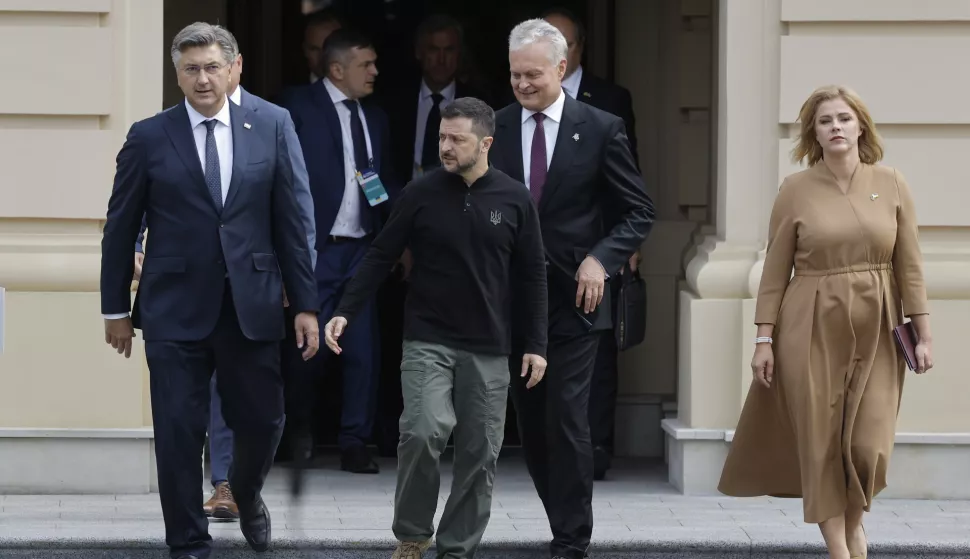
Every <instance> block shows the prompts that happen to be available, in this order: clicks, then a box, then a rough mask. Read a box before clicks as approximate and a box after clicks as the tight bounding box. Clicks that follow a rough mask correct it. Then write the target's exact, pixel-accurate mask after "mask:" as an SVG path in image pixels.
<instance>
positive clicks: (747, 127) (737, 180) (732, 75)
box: [663, 0, 780, 493]
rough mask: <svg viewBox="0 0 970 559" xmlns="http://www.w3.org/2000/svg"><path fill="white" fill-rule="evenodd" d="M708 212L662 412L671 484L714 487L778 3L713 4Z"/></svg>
mask: <svg viewBox="0 0 970 559" xmlns="http://www.w3.org/2000/svg"><path fill="white" fill-rule="evenodd" d="M718 6H719V8H718V9H719V11H718V14H717V15H718V27H717V56H718V89H717V105H716V107H717V120H716V123H717V124H716V128H717V133H716V145H717V156H716V179H715V181H714V184H715V200H716V201H715V204H714V208H715V218H714V223H713V226H709V227H705V228H701V229H700V231H699V232H698V234H697V238H696V241H697V246H696V248H695V249H694V250H693V251H692V252H691V253H690V254H689V255H688V258H687V262H686V270H687V274H686V276H687V278H686V279H687V281H686V282H685V285H683V288H682V289H681V291H680V298H679V305H680V309H679V313H680V321H679V353H680V354H679V363H678V370H679V374H678V387H677V394H678V398H677V417H676V419H666V420H664V425H663V427H664V431H665V432H666V433H667V451H668V453H667V456H668V462H669V470H670V479H671V482H672V483H673V484H674V485H675V486H676V487H678V488H679V489H681V490H682V491H684V492H685V493H710V492H712V491H713V490H714V488H715V487H716V484H717V480H718V477H719V473H720V466H721V464H722V463H723V459H724V456H725V455H726V451H727V443H726V442H725V440H724V438H725V429H729V428H733V426H734V423H735V422H736V420H737V416H738V413H739V409H740V408H739V402H738V398H737V388H736V387H737V386H738V384H739V382H740V379H741V375H743V374H744V372H743V371H744V367H743V362H744V360H745V359H750V353H749V352H748V351H747V349H748V348H747V347H746V346H743V345H742V339H743V338H744V337H745V335H746V334H747V333H748V332H749V331H753V329H754V326H753V325H752V324H745V323H743V320H742V301H743V300H744V299H747V298H749V297H750V296H751V294H750V291H749V287H748V284H749V281H748V280H749V275H750V273H751V269H752V266H754V264H755V263H756V262H757V258H758V251H759V250H760V249H761V248H763V245H764V240H765V238H766V231H765V227H766V223H767V216H768V213H769V211H770V205H771V201H772V199H773V197H774V192H776V191H777V187H778V182H777V176H778V171H777V161H778V152H777V145H778V143H777V140H778V124H777V120H776V117H777V114H778V106H777V102H778V101H777V100H778V92H777V84H778V72H779V63H778V50H779V49H778V43H779V37H780V19H779V7H778V5H777V3H776V2H730V1H724V0H722V1H720V2H719V3H718Z"/></svg>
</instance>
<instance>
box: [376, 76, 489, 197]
mask: <svg viewBox="0 0 970 559" xmlns="http://www.w3.org/2000/svg"><path fill="white" fill-rule="evenodd" d="M420 91H421V78H418V79H417V80H411V81H409V82H408V83H407V84H406V86H405V87H400V88H395V89H393V90H392V91H388V92H387V93H385V94H384V97H383V98H382V99H381V106H382V107H384V109H385V110H386V111H387V115H388V117H389V122H390V130H391V146H392V147H391V150H392V152H391V153H392V157H393V162H394V163H393V164H394V170H395V171H397V173H398V175H399V176H400V178H401V182H403V183H407V182H408V181H410V180H411V175H412V173H413V171H414V143H415V138H414V135H415V134H416V133H417V126H418V94H419V93H420ZM461 97H475V98H478V99H481V100H482V101H485V102H486V103H488V99H485V98H484V97H483V94H482V93H480V92H478V91H476V90H475V89H474V88H472V87H469V86H467V85H465V84H463V83H461V82H456V83H455V99H458V98H461Z"/></svg>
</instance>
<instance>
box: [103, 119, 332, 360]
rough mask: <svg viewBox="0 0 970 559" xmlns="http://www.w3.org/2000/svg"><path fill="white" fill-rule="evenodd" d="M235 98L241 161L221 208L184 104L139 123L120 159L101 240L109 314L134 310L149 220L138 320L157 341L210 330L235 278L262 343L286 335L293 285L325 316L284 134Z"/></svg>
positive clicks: (253, 335)
mask: <svg viewBox="0 0 970 559" xmlns="http://www.w3.org/2000/svg"><path fill="white" fill-rule="evenodd" d="M226 102H227V103H229V115H230V116H229V118H230V122H231V126H232V142H233V165H232V179H231V182H230V185H229V192H228V194H227V196H226V201H225V204H224V208H223V210H222V212H221V213H220V212H218V211H217V210H216V206H215V203H214V202H213V200H212V198H211V196H210V195H209V192H208V190H207V189H206V185H205V179H204V175H203V169H202V163H201V161H199V155H198V151H197V149H196V144H195V139H194V137H193V135H192V129H191V124H190V122H189V116H188V112H187V111H186V108H185V102H184V101H183V102H182V103H180V104H178V105H176V106H175V107H172V108H171V109H168V110H166V111H163V112H161V113H159V114H157V115H155V116H153V117H150V118H147V119H145V120H142V121H139V122H136V123H135V124H133V125H132V126H131V129H130V130H129V132H128V137H127V139H126V140H125V144H124V146H123V147H122V148H121V151H120V152H119V153H118V158H117V170H116V173H115V180H114V186H113V189H112V192H111V197H110V199H109V201H108V213H107V221H106V222H105V226H104V237H103V239H102V241H101V312H102V314H105V315H110V314H121V313H125V312H128V311H129V308H130V307H131V304H130V301H131V299H130V297H131V295H130V286H131V279H132V276H133V274H134V261H133V259H132V256H131V248H132V245H133V244H134V243H135V239H136V237H137V236H138V230H139V226H140V224H141V221H142V219H143V218H144V219H146V220H147V223H148V227H150V228H151V230H152V233H153V235H154V237H153V241H152V250H151V251H149V252H148V254H147V255H146V258H145V263H144V266H143V269H142V275H141V281H140V282H139V285H138V293H137V295H136V297H135V304H134V309H133V310H132V320H133V323H134V325H135V327H136V328H140V329H141V330H142V331H143V335H144V338H145V340H161V341H198V340H202V339H204V338H206V337H207V336H208V335H210V334H211V333H212V331H213V329H214V328H215V326H216V324H217V322H218V319H219V316H220V312H221V308H222V301H223V295H224V289H225V286H226V279H227V276H228V281H229V282H230V284H231V286H232V298H233V303H234V305H235V310H236V314H237V316H238V318H239V325H240V327H241V329H242V332H243V334H244V335H245V336H246V337H247V338H249V339H251V340H256V341H278V340H281V339H283V337H284V334H285V330H284V310H283V287H284V285H285V286H286V293H287V296H288V298H289V302H290V306H291V307H292V309H293V310H295V311H297V312H303V311H309V312H316V311H317V309H318V305H317V290H316V282H315V280H314V277H313V270H312V268H311V266H310V255H309V252H308V250H307V245H306V232H305V231H304V229H303V224H302V223H301V221H300V217H299V210H298V207H297V199H296V196H295V194H294V189H293V177H292V170H291V165H290V161H289V156H288V151H287V147H286V138H285V133H284V130H283V127H282V126H281V125H280V123H279V122H278V121H276V120H275V119H273V118H272V117H271V115H269V114H268V113H267V112H266V111H261V112H260V114H257V113H254V112H253V111H250V110H248V109H246V108H243V107H239V106H237V105H236V104H235V103H232V102H231V101H228V100H227V101H226ZM245 124H248V126H245Z"/></svg>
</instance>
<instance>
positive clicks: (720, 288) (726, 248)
mask: <svg viewBox="0 0 970 559" xmlns="http://www.w3.org/2000/svg"><path fill="white" fill-rule="evenodd" d="M759 248H761V247H755V246H751V245H741V244H732V243H729V242H725V241H722V240H719V239H718V238H717V236H716V235H709V236H707V237H706V238H705V239H704V240H703V241H702V242H701V243H700V244H699V245H698V246H697V247H696V248H695V252H694V255H693V257H692V258H691V259H690V261H689V262H688V263H687V266H686V277H687V285H688V286H689V287H690V289H691V291H693V292H694V294H696V295H697V296H698V297H700V298H702V299H747V298H749V297H750V293H749V288H748V285H749V283H750V279H749V277H750V275H751V268H752V266H754V265H755V264H756V262H757V257H758V249H759Z"/></svg>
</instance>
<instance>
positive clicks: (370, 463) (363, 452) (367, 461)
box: [340, 445, 381, 474]
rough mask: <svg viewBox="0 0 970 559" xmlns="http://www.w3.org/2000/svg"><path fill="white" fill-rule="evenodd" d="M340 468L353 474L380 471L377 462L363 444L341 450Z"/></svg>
mask: <svg viewBox="0 0 970 559" xmlns="http://www.w3.org/2000/svg"><path fill="white" fill-rule="evenodd" d="M340 469H341V470H343V471H345V472H351V473H355V474H376V473H378V472H380V471H381V470H380V468H379V467H378V466H377V462H374V459H373V458H371V455H370V451H368V450H367V447H365V446H363V445H360V446H352V447H350V448H346V449H344V450H343V451H341V453H340Z"/></svg>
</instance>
